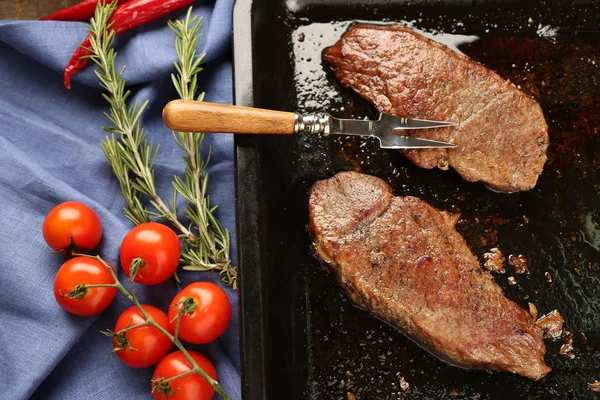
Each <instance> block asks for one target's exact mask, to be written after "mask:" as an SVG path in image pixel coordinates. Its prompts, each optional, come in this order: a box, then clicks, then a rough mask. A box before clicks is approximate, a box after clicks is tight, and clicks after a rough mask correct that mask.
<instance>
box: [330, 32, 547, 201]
mask: <svg viewBox="0 0 600 400" xmlns="http://www.w3.org/2000/svg"><path fill="white" fill-rule="evenodd" d="M323 55H324V58H325V60H326V61H327V62H328V63H329V65H330V66H331V67H332V69H333V71H334V72H335V74H336V75H337V77H338V78H339V80H340V81H341V82H342V84H344V85H346V86H350V87H352V88H353V89H354V90H356V91H357V92H358V93H359V94H360V95H361V96H362V97H364V98H365V99H367V100H368V101H370V102H372V103H373V104H374V105H375V106H376V107H377V108H378V109H379V111H380V112H385V113H389V114H394V115H398V116H403V117H413V118H424V119H434V120H442V121H454V122H457V123H458V124H459V126H458V127H457V128H445V129H437V130H430V131H421V132H418V133H417V135H418V136H420V137H425V138H431V139H438V140H444V141H450V142H453V143H456V145H457V147H456V148H454V149H436V150H409V151H403V153H404V154H405V156H406V157H408V158H409V159H410V160H411V161H412V162H414V163H415V164H416V165H418V166H419V167H422V168H434V167H438V168H441V169H448V166H451V167H452V168H454V169H455V170H456V171H457V172H458V173H459V174H460V175H461V176H462V177H463V178H464V179H465V180H467V181H470V182H473V181H482V182H485V183H486V184H488V185H489V186H491V187H493V188H495V189H497V190H500V191H504V192H516V191H522V190H529V189H531V188H533V187H534V186H535V184H536V182H537V179H538V176H539V175H540V173H541V172H542V169H543V167H544V163H545V162H546V149H547V147H548V127H547V125H546V121H545V120H544V115H543V113H542V109H541V108H540V106H539V105H538V104H537V103H536V102H535V101H534V100H532V99H530V98H529V97H527V96H526V95H525V94H523V93H522V92H521V91H519V90H518V89H517V88H516V87H515V85H513V84H512V83H510V82H509V81H507V80H504V79H503V78H501V77H500V76H498V75H497V74H495V73H494V72H492V71H490V70H489V69H487V68H485V67H484V66H482V65H481V64H479V63H477V62H475V61H472V60H470V59H469V58H467V57H465V56H463V55H461V54H459V53H457V52H455V51H453V50H450V49H449V48H447V47H445V46H443V45H441V44H438V43H435V42H433V41H431V40H429V39H427V38H425V37H423V36H421V35H419V34H417V33H415V32H414V31H412V30H410V29H408V28H405V27H401V26H370V25H354V26H351V27H350V29H348V31H347V32H346V33H345V34H344V35H343V37H342V38H341V39H340V40H339V41H338V42H337V43H336V44H335V45H334V46H332V47H329V48H327V49H326V50H325V52H324V54H323Z"/></svg>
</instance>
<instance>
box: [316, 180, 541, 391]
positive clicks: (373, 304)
mask: <svg viewBox="0 0 600 400" xmlns="http://www.w3.org/2000/svg"><path fill="white" fill-rule="evenodd" d="M309 214H310V224H311V228H312V230H313V232H314V235H315V246H316V249H317V253H318V254H319V256H320V257H321V258H322V259H323V261H324V263H325V265H327V266H328V268H329V269H330V270H331V272H332V273H333V275H334V276H335V278H336V279H337V281H338V282H339V284H340V287H341V288H342V290H343V291H344V292H345V294H346V295H347V296H348V297H349V298H350V299H351V300H352V301H353V302H354V303H355V304H356V305H358V306H359V307H361V308H363V309H365V310H367V311H369V312H371V313H373V314H374V315H376V316H378V317H379V318H381V319H383V320H385V321H387V322H389V323H390V324H392V325H394V326H396V327H398V328H400V329H401V330H402V331H404V332H405V333H406V334H408V335H409V336H410V337H411V338H413V339H414V340H415V341H417V342H418V343H420V344H421V345H423V347H425V348H426V349H428V350H429V351H431V352H433V353H435V354H437V355H438V356H439V357H441V358H442V359H444V360H446V361H448V362H450V363H451V364H455V365H458V366H462V367H466V368H473V369H490V370H498V371H508V372H513V373H516V374H520V375H523V376H526V377H528V378H531V379H534V380H538V379H541V378H542V377H544V376H545V375H546V374H547V373H548V372H549V371H550V367H548V366H547V365H545V363H544V354H545V352H546V349H545V347H544V342H543V338H542V330H541V329H540V328H539V327H537V326H536V325H535V321H533V319H532V317H531V315H530V314H529V313H527V312H526V311H525V310H523V309H522V308H521V307H519V306H518V305H517V304H515V303H514V302H512V301H510V300H508V299H507V298H506V297H504V294H503V293H502V289H501V288H500V287H499V286H498V285H497V284H496V283H495V282H494V280H493V278H492V276H491V275H490V273H489V272H487V271H484V270H483V269H481V267H480V265H479V263H478V261H477V259H476V258H475V256H473V254H472V253H471V251H470V250H469V248H468V247H467V244H466V243H465V241H464V239H463V238H462V236H461V235H460V234H459V233H458V232H457V231H456V230H455V229H454V224H455V223H456V221H457V219H458V216H457V215H452V214H450V213H448V212H445V211H439V210H436V209H435V208H433V207H431V206H430V205H428V204H427V203H425V202H424V201H422V200H420V199H417V198H415V197H394V196H393V195H392V193H391V191H390V188H389V187H388V185H387V184H386V183H385V182H384V181H382V180H380V179H379V178H375V177H372V176H368V175H363V174H360V173H357V172H342V173H339V174H337V175H335V176H334V177H333V178H331V179H327V180H324V181H320V182H317V183H316V184H315V185H314V186H313V187H312V189H311V192H310V199H309Z"/></svg>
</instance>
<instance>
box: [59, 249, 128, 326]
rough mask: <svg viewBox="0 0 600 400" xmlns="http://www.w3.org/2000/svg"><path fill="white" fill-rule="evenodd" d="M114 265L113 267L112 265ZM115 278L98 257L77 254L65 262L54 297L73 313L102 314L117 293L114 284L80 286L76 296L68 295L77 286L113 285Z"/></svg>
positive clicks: (87, 315)
mask: <svg viewBox="0 0 600 400" xmlns="http://www.w3.org/2000/svg"><path fill="white" fill-rule="evenodd" d="M111 268H112V267H111ZM113 283H115V281H114V279H113V277H112V276H111V275H110V272H108V270H107V269H106V267H105V266H104V265H103V264H102V263H101V262H100V261H99V260H97V259H95V258H90V257H74V258H71V259H70V260H68V261H67V262H65V263H64V264H63V265H62V266H61V267H60V269H59V270H58V273H57V274H56V278H55V279H54V297H55V298H56V301H57V302H58V304H59V305H60V306H61V307H62V308H63V309H65V310H66V311H68V312H70V313H71V314H75V315H80V316H82V317H89V316H91V315H96V314H99V313H101V312H102V311H104V310H105V309H106V307H108V305H109V304H110V303H111V302H112V301H113V299H114V298H115V296H116V295H117V289H116V288H113V287H95V288H89V289H81V288H80V289H81V290H79V291H78V295H77V296H75V297H65V295H67V294H69V293H71V292H72V291H73V290H76V289H78V285H83V284H89V285H94V284H113Z"/></svg>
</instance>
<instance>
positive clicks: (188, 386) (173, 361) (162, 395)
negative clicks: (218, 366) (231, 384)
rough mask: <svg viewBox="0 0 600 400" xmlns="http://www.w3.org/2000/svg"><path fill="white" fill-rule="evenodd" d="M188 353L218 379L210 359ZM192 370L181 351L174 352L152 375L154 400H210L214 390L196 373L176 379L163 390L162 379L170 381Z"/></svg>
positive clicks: (207, 372)
mask: <svg viewBox="0 0 600 400" xmlns="http://www.w3.org/2000/svg"><path fill="white" fill-rule="evenodd" d="M188 353H189V354H190V356H192V358H193V359H194V361H195V362H196V363H197V364H198V366H199V367H200V368H202V369H203V370H204V372H206V374H207V375H208V376H210V377H211V378H213V379H214V380H216V379H217V371H216V370H215V367H214V366H213V364H212V363H211V362H210V360H209V359H208V358H206V357H204V356H203V355H202V354H200V353H196V352H195V351H191V350H188ZM191 369H192V365H191V364H190V362H189V361H188V360H187V358H185V356H184V355H183V353H182V352H181V351H174V352H173V353H171V354H169V355H168V356H166V357H165V358H163V359H162V361H161V362H160V363H159V364H158V366H157V367H156V369H155V370H154V375H152V381H153V395H154V399H155V400H189V399H194V400H210V399H211V398H212V397H213V394H214V393H215V391H214V389H213V388H212V386H211V385H210V384H209V383H208V381H207V380H206V379H204V378H203V377H202V376H200V375H198V374H196V373H193V374H190V375H187V376H184V377H181V378H177V379H174V380H172V381H171V382H169V383H168V386H166V387H162V388H161V386H160V380H161V379H169V378H172V377H174V376H177V375H180V374H183V373H184V372H188V371H190V370H191ZM155 385H156V386H155Z"/></svg>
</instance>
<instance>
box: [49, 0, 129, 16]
mask: <svg viewBox="0 0 600 400" xmlns="http://www.w3.org/2000/svg"><path fill="white" fill-rule="evenodd" d="M126 1H127V0H117V4H123V3H125V2H126ZM104 3H106V0H104ZM97 4H98V0H83V1H82V2H81V3H77V4H74V5H72V6H70V7H65V8H63V9H61V10H58V11H57V12H54V13H52V14H49V15H46V16H45V17H42V18H40V21H89V20H90V19H91V18H92V17H93V16H94V12H95V11H96V5H97Z"/></svg>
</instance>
